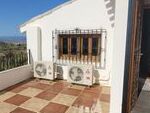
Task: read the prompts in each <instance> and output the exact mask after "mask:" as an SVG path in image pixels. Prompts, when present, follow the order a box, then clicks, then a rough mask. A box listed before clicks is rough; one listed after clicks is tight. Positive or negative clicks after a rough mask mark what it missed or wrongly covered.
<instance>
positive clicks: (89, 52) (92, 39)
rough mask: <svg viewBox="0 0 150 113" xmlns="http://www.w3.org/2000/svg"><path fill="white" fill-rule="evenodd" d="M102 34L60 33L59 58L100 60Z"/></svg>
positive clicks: (86, 60) (85, 60)
mask: <svg viewBox="0 0 150 113" xmlns="http://www.w3.org/2000/svg"><path fill="white" fill-rule="evenodd" d="M100 38H101V34H61V35H58V41H59V44H58V45H59V59H63V58H65V59H69V60H71V59H72V60H80V61H84V62H88V61H91V62H98V60H97V59H98V58H99V57H100V56H99V53H100V43H101V42H100Z"/></svg>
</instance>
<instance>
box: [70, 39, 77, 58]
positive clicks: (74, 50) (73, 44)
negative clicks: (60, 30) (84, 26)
mask: <svg viewBox="0 0 150 113" xmlns="http://www.w3.org/2000/svg"><path fill="white" fill-rule="evenodd" d="M71 54H72V55H76V54H77V38H76V37H72V38H71Z"/></svg>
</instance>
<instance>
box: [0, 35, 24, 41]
mask: <svg viewBox="0 0 150 113" xmlns="http://www.w3.org/2000/svg"><path fill="white" fill-rule="evenodd" d="M3 42H4V43H26V37H25V36H0V43H3Z"/></svg>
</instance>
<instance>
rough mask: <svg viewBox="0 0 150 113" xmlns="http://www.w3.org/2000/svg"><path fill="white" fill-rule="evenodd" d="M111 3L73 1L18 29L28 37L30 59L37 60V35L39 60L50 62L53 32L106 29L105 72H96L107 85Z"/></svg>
mask: <svg viewBox="0 0 150 113" xmlns="http://www.w3.org/2000/svg"><path fill="white" fill-rule="evenodd" d="M114 5H115V3H114V0H75V1H74V2H72V3H71V4H68V5H64V6H63V7H61V8H59V9H57V10H55V11H54V12H52V13H51V14H48V15H46V16H43V17H41V18H39V19H36V20H35V21H32V22H30V23H28V24H26V25H24V26H22V27H21V31H22V32H26V35H27V49H30V50H31V55H32V57H33V60H34V61H36V60H37V58H38V57H37V33H36V32H35V31H34V30H35V27H38V28H40V30H41V37H42V60H43V61H52V31H54V30H55V29H58V30H70V29H71V30H72V29H75V28H80V29H101V28H102V29H106V30H107V50H106V69H99V70H98V71H99V74H100V81H102V82H103V83H107V84H109V83H110V78H111V72H112V53H113V51H112V50H113V39H114V28H113V26H114V7H115V6H114Z"/></svg>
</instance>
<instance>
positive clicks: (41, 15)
mask: <svg viewBox="0 0 150 113" xmlns="http://www.w3.org/2000/svg"><path fill="white" fill-rule="evenodd" d="M75 1H77V0H69V1H68V2H65V3H63V4H61V5H58V6H57V7H55V8H53V9H50V10H49V11H47V12H45V13H42V14H40V15H38V16H36V17H33V18H31V19H30V20H29V21H27V22H25V23H24V24H22V25H20V26H19V28H21V27H24V26H25V25H27V24H29V23H32V22H34V21H36V20H38V19H40V18H43V17H45V16H47V15H49V14H51V13H53V12H54V11H56V10H58V9H60V8H62V7H64V6H66V5H69V4H72V3H73V2H75Z"/></svg>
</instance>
